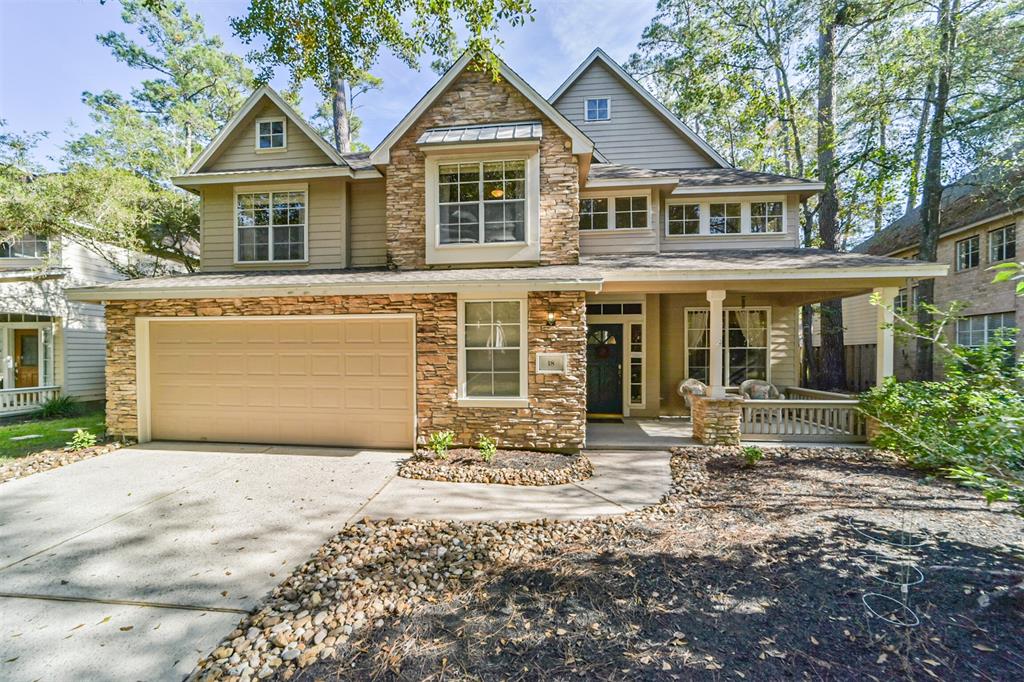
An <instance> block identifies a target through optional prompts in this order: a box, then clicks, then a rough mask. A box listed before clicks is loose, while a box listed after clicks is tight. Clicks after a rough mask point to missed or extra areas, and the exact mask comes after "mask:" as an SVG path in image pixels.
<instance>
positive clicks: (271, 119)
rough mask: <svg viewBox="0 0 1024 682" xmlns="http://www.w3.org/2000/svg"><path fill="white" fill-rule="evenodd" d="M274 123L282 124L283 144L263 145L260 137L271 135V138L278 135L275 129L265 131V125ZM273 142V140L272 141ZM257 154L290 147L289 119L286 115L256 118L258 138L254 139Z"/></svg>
mask: <svg viewBox="0 0 1024 682" xmlns="http://www.w3.org/2000/svg"><path fill="white" fill-rule="evenodd" d="M274 123H280V124H281V134H280V137H281V144H280V145H278V146H276V147H275V146H270V147H261V146H260V137H268V136H269V137H270V139H271V140H273V138H275V137H277V134H276V133H274V132H273V130H270V131H267V132H264V131H263V130H262V128H263V126H264V125H266V126H272V125H273V124H274ZM272 143H273V142H272ZM254 145H255V148H256V153H257V154H266V153H267V152H283V151H285V150H287V149H288V120H287V119H286V118H285V117H284V116H268V117H266V118H258V119H256V139H255V141H254Z"/></svg>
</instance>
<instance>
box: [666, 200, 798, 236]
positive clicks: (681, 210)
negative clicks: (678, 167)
mask: <svg viewBox="0 0 1024 682" xmlns="http://www.w3.org/2000/svg"><path fill="white" fill-rule="evenodd" d="M664 230H665V236H666V237H706V236H712V237H717V236H719V235H725V236H727V237H731V236H734V235H759V238H760V237H768V238H770V239H773V240H774V239H778V238H779V237H780V236H784V235H785V234H786V201H785V197H782V196H764V197H751V199H750V200H746V201H722V200H721V199H717V200H716V199H713V198H707V199H697V198H690V199H676V198H670V199H668V201H667V202H666V204H665V226H664Z"/></svg>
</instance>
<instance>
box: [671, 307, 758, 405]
mask: <svg viewBox="0 0 1024 682" xmlns="http://www.w3.org/2000/svg"><path fill="white" fill-rule="evenodd" d="M722 314H723V315H724V320H723V325H722V366H723V368H724V371H725V378H726V384H727V385H729V386H739V385H740V384H741V383H743V382H744V381H746V380H747V379H763V380H766V381H767V380H768V355H769V349H770V346H769V341H768V309H767V308H726V309H725V310H724V311H723V312H722ZM710 317H711V313H710V311H709V310H708V309H706V308H704V309H690V310H687V311H686V336H685V340H686V376H687V378H694V379H699V380H700V381H703V382H704V383H710V382H709V377H710V371H711V342H710V337H711V332H710V329H711V324H710Z"/></svg>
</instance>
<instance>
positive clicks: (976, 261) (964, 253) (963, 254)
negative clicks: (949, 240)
mask: <svg viewBox="0 0 1024 682" xmlns="http://www.w3.org/2000/svg"><path fill="white" fill-rule="evenodd" d="M980 263H981V236H980V235H974V236H973V237H968V238H967V239H961V240H960V241H958V242H957V243H956V271H957V272H963V271H964V270H970V269H971V268H976V267H978V265H980Z"/></svg>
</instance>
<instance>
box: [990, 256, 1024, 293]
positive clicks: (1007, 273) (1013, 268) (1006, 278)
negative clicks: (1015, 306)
mask: <svg viewBox="0 0 1024 682" xmlns="http://www.w3.org/2000/svg"><path fill="white" fill-rule="evenodd" d="M989 270H995V272H996V276H995V278H994V279H993V280H992V282H993V283H995V282H1016V283H1017V287H1016V291H1017V295H1018V296H1024V261H1022V262H1020V263H1000V264H999V265H993V266H992V267H991V268H989Z"/></svg>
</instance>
